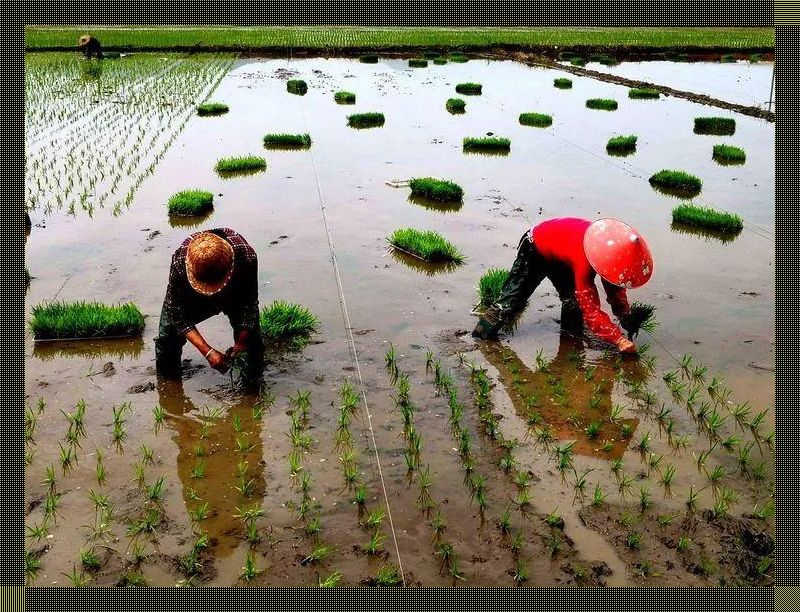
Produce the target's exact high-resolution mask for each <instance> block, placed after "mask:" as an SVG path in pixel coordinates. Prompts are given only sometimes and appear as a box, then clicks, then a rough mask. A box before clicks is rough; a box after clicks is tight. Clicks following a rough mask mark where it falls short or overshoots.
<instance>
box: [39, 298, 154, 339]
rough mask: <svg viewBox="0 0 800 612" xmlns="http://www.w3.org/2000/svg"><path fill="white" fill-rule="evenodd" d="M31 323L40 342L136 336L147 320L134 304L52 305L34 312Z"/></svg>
mask: <svg viewBox="0 0 800 612" xmlns="http://www.w3.org/2000/svg"><path fill="white" fill-rule="evenodd" d="M32 315H33V316H32V318H31V321H30V323H29V325H30V330H31V332H32V333H33V337H34V338H35V339H37V340H51V339H57V338H102V337H108V336H134V335H139V334H141V333H142V330H144V316H143V315H142V313H141V311H140V310H139V308H138V307H137V306H136V305H135V304H133V303H132V302H128V303H127V304H119V305H117V306H110V305H107V304H101V303H99V302H72V303H67V302H51V303H49V304H39V305H37V306H34V307H33V309H32Z"/></svg>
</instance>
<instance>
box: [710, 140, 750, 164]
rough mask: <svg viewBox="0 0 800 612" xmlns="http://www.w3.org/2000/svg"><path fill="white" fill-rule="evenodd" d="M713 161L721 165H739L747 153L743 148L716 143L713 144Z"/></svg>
mask: <svg viewBox="0 0 800 612" xmlns="http://www.w3.org/2000/svg"><path fill="white" fill-rule="evenodd" d="M712 157H713V158H714V161H716V162H717V163H718V164H721V165H723V166H727V165H740V164H743V163H744V162H745V160H746V159H747V154H746V153H745V152H744V149H740V148H739V147H732V146H730V145H725V144H718V145H714V153H713V155H712Z"/></svg>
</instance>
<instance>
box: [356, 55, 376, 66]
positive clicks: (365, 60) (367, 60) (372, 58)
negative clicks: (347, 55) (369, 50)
mask: <svg viewBox="0 0 800 612" xmlns="http://www.w3.org/2000/svg"><path fill="white" fill-rule="evenodd" d="M358 61H359V62H361V63H362V64H377V63H378V56H377V55H362V56H361V57H359V58H358Z"/></svg>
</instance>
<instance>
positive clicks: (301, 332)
mask: <svg viewBox="0 0 800 612" xmlns="http://www.w3.org/2000/svg"><path fill="white" fill-rule="evenodd" d="M259 318H260V323H261V335H262V336H263V337H264V339H265V340H266V341H268V342H271V343H274V344H279V345H287V346H288V347H289V348H292V349H301V348H303V347H305V346H306V345H307V344H308V343H309V342H310V341H311V334H314V333H317V330H318V328H319V325H320V321H319V319H317V317H315V316H314V315H313V314H312V313H311V311H310V310H308V309H307V308H304V307H303V306H300V305H299V304H292V303H289V302H284V301H279V300H276V301H274V302H273V303H272V304H271V305H269V306H264V308H262V309H261V313H260V317H259Z"/></svg>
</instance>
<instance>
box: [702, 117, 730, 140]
mask: <svg viewBox="0 0 800 612" xmlns="http://www.w3.org/2000/svg"><path fill="white" fill-rule="evenodd" d="M735 132H736V119H731V118H730V117H695V120H694V133H695V134H710V135H713V136H732V135H733V134H734V133H735Z"/></svg>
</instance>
